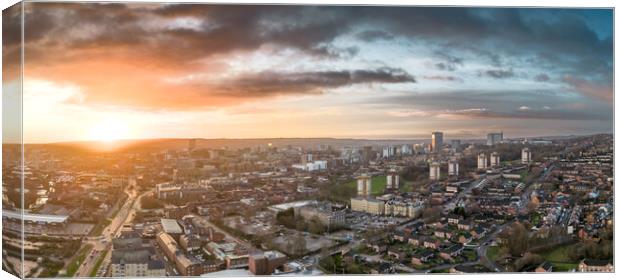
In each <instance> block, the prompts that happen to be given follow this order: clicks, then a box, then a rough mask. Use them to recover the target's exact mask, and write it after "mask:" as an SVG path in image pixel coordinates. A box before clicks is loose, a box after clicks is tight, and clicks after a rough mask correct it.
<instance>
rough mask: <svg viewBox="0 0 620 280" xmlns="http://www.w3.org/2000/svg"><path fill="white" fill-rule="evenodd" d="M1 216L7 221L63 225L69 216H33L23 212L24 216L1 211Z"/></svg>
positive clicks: (13, 212)
mask: <svg viewBox="0 0 620 280" xmlns="http://www.w3.org/2000/svg"><path fill="white" fill-rule="evenodd" d="M2 216H3V217H7V218H9V219H16V220H22V219H23V220H24V221H28V222H35V223H64V222H66V221H67V219H68V218H69V216H67V215H49V214H33V213H29V212H25V211H24V215H22V213H20V212H16V211H10V210H4V209H3V210H2Z"/></svg>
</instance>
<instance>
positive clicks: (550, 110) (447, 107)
mask: <svg viewBox="0 0 620 280" xmlns="http://www.w3.org/2000/svg"><path fill="white" fill-rule="evenodd" d="M565 92H566V91H565V90H557V91H555V90H545V89H539V90H454V91H437V92H426V93H419V92H402V95H401V96H389V97H382V96H378V97H376V98H373V99H371V100H367V101H361V103H363V104H364V105H367V106H373V107H375V108H381V109H386V110H398V109H399V108H403V109H407V108H410V107H409V106H411V104H414V105H415V106H416V107H417V108H424V109H425V110H427V111H431V112H437V114H439V113H443V114H447V113H448V111H449V112H450V113H451V115H455V114H462V115H464V116H469V117H479V118H511V117H513V118H518V119H536V118H538V119H570V120H577V119H580V120H607V121H608V120H609V119H610V116H611V114H612V113H613V110H612V108H611V107H606V106H601V104H598V103H591V102H583V101H582V100H577V101H576V100H575V98H574V96H572V95H571V94H566V93H565ZM515 104H517V105H515ZM520 107H527V108H529V110H520V109H519V108H520ZM472 108H481V109H483V110H472ZM478 111H481V112H478Z"/></svg>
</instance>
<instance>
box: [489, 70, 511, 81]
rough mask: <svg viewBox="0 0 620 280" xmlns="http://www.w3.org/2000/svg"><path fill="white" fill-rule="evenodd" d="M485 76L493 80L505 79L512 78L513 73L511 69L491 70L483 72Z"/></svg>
mask: <svg viewBox="0 0 620 280" xmlns="http://www.w3.org/2000/svg"><path fill="white" fill-rule="evenodd" d="M484 73H485V74H486V75H487V76H489V77H491V78H495V79H506V78H511V77H514V75H515V73H514V72H513V71H512V68H511V69H507V70H506V69H491V70H487V71H485V72H484Z"/></svg>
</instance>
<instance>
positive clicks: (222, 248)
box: [207, 242, 249, 269]
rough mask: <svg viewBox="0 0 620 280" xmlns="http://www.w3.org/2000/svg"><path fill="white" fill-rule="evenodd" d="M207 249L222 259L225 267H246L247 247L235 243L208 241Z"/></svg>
mask: <svg viewBox="0 0 620 280" xmlns="http://www.w3.org/2000/svg"><path fill="white" fill-rule="evenodd" d="M207 250H208V251H209V253H211V254H213V255H214V256H215V257H216V258H217V259H218V260H221V261H223V262H224V263H225V265H226V269H237V268H246V267H248V259H249V255H248V249H247V248H244V247H242V246H241V245H239V244H237V243H234V242H231V243H215V242H209V244H207Z"/></svg>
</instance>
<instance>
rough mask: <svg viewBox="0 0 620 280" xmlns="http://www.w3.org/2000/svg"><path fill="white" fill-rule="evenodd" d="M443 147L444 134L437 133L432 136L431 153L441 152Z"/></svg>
mask: <svg viewBox="0 0 620 280" xmlns="http://www.w3.org/2000/svg"><path fill="white" fill-rule="evenodd" d="M441 147H443V132H439V131H435V132H433V133H432V134H431V152H439V151H441Z"/></svg>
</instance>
